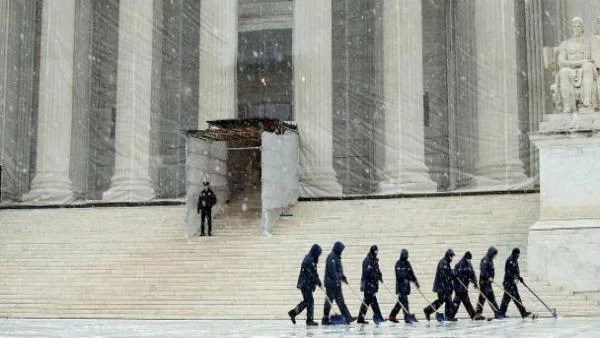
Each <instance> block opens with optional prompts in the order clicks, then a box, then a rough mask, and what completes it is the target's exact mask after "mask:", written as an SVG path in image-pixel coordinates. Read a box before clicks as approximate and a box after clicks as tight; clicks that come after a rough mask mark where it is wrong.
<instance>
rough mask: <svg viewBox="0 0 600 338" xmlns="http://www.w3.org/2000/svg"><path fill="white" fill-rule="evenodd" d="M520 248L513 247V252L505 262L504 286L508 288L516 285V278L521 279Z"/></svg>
mask: <svg viewBox="0 0 600 338" xmlns="http://www.w3.org/2000/svg"><path fill="white" fill-rule="evenodd" d="M519 254H520V251H519V249H516V248H515V249H513V252H512V254H511V255H510V256H509V257H508V259H507V260H506V264H504V282H503V283H502V284H504V288H506V289H508V288H510V287H513V286H515V285H516V284H517V283H516V280H520V279H521V272H520V270H519V261H518V259H519Z"/></svg>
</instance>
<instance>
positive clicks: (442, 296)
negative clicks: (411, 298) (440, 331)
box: [423, 292, 454, 318]
mask: <svg viewBox="0 0 600 338" xmlns="http://www.w3.org/2000/svg"><path fill="white" fill-rule="evenodd" d="M442 304H444V305H445V307H444V316H446V318H452V313H453V312H454V311H453V310H452V293H443V292H438V299H436V300H435V301H434V302H433V303H431V305H428V306H427V307H426V308H425V309H423V311H425V313H433V312H435V310H437V309H438V308H439V307H440V306H442ZM432 308H433V309H432Z"/></svg>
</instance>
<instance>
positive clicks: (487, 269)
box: [479, 246, 498, 286]
mask: <svg viewBox="0 0 600 338" xmlns="http://www.w3.org/2000/svg"><path fill="white" fill-rule="evenodd" d="M497 254H498V250H496V248H494V247H493V246H491V247H490V248H489V249H488V251H487V254H485V256H483V258H482V259H481V263H480V264H479V285H480V286H487V285H491V282H490V278H491V279H494V278H495V275H496V272H495V270H494V261H493V259H494V257H495V256H496V255H497Z"/></svg>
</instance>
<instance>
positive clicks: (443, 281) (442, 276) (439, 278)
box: [423, 249, 454, 320]
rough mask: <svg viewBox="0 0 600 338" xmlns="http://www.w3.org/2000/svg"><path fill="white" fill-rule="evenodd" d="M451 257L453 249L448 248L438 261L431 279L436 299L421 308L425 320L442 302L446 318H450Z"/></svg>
mask: <svg viewBox="0 0 600 338" xmlns="http://www.w3.org/2000/svg"><path fill="white" fill-rule="evenodd" d="M452 257H454V251H452V249H448V250H447V251H446V254H445V255H444V257H443V258H442V259H440V261H439V263H438V266H437V270H436V272H435V279H434V280H433V292H436V293H437V296H438V299H437V300H435V301H434V302H433V303H431V305H428V306H427V307H426V308H424V309H423V312H424V313H425V318H427V320H429V316H430V315H431V314H432V313H433V312H434V311H435V310H437V309H438V308H439V307H440V306H441V305H442V304H445V309H444V315H445V316H446V318H448V319H451V318H452V314H453V311H452V290H453V288H454V283H453V279H454V276H453V273H452V268H451V267H450V263H451V262H452Z"/></svg>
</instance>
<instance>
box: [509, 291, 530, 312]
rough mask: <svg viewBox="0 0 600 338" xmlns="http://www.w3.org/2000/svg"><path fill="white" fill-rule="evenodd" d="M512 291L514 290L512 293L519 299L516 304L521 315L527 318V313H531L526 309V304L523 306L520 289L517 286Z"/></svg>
mask: <svg viewBox="0 0 600 338" xmlns="http://www.w3.org/2000/svg"><path fill="white" fill-rule="evenodd" d="M511 291H512V292H511V294H512V295H513V297H515V299H516V300H517V301H516V302H515V305H516V306H517V309H519V313H520V314H521V317H523V318H525V317H526V316H527V315H529V313H528V312H527V310H526V309H525V306H523V302H522V301H521V296H520V295H519V290H518V289H517V287H516V286H515V287H514V288H513V289H512V290H511Z"/></svg>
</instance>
